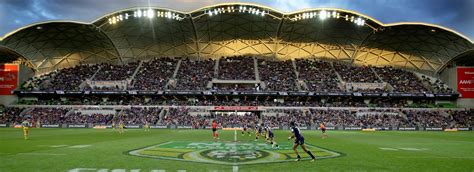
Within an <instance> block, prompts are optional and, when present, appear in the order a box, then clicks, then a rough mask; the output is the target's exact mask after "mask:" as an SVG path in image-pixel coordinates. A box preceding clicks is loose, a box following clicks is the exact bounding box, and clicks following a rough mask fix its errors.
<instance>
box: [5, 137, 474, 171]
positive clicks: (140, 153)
mask: <svg viewBox="0 0 474 172" xmlns="http://www.w3.org/2000/svg"><path fill="white" fill-rule="evenodd" d="M303 134H304V136H305V142H306V143H307V144H308V147H309V149H310V150H311V151H312V152H313V153H314V154H315V155H316V156H317V157H318V159H317V160H316V161H315V162H310V161H308V160H304V161H301V162H293V161H292V160H293V159H294V157H295V155H294V154H293V152H292V150H291V142H290V141H288V140H287V139H286V138H287V137H288V135H289V132H288V131H275V136H276V140H277V142H278V144H279V145H280V149H274V148H272V147H271V146H270V145H267V144H265V142H264V140H263V139H262V138H260V140H259V141H257V142H255V141H254V140H255V137H254V135H253V134H252V136H248V135H244V136H242V135H241V134H240V132H237V134H235V132H234V131H220V138H221V139H220V141H219V142H217V143H214V142H212V135H211V131H208V130H168V129H155V130H151V131H150V132H145V131H143V130H142V129H129V130H126V132H125V133H123V134H119V133H117V132H116V131H113V130H111V129H106V130H100V129H34V128H33V129H30V139H29V140H24V139H23V135H22V130H21V129H12V128H3V129H0V171H1V172H3V171H5V172H7V171H8V172H10V171H22V172H23V171H101V172H105V171H109V172H112V171H116V172H119V171H127V172H129V171H131V172H148V171H152V172H164V171H170V172H176V171H181V170H186V171H269V172H270V171H470V172H472V171H474V165H473V164H474V132H450V133H448V132H409V131H406V132H398V131H390V132H361V131H329V133H328V134H329V138H327V139H321V138H320V132H319V131H309V130H308V131H304V130H303ZM299 150H300V154H301V155H302V157H303V158H308V155H307V154H306V153H304V152H303V151H302V150H301V149H299Z"/></svg>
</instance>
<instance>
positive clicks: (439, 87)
mask: <svg viewBox="0 0 474 172" xmlns="http://www.w3.org/2000/svg"><path fill="white" fill-rule="evenodd" d="M421 80H422V82H423V83H424V84H426V85H428V86H429V87H431V90H432V91H433V93H437V94H451V93H454V91H453V89H451V88H449V87H448V86H447V85H446V84H445V83H444V82H443V81H441V80H439V79H436V80H435V81H434V82H433V81H432V80H431V78H429V77H426V76H424V75H423V76H421Z"/></svg>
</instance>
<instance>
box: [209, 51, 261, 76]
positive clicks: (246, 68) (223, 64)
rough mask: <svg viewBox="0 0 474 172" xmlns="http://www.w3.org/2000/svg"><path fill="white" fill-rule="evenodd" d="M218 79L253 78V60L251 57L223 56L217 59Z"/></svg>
mask: <svg viewBox="0 0 474 172" xmlns="http://www.w3.org/2000/svg"><path fill="white" fill-rule="evenodd" d="M218 78H219V79H223V80H255V71H254V60H253V58H252V57H246V56H236V57H224V58H221V59H220V60H219V77H218Z"/></svg>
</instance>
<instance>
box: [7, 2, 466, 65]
mask: <svg viewBox="0 0 474 172" xmlns="http://www.w3.org/2000/svg"><path fill="white" fill-rule="evenodd" d="M0 40H2V41H1V42H0V45H1V46H4V47H8V48H9V49H11V50H14V51H15V52H17V53H18V54H20V55H22V56H24V57H25V58H26V59H27V60H28V61H30V63H31V64H32V66H33V68H34V69H35V70H38V71H43V72H45V71H50V70H54V69H57V68H63V67H69V66H74V65H77V64H79V63H100V62H110V63H123V62H129V61H134V60H140V59H147V58H150V57H156V56H196V57H204V58H208V57H210V58H214V57H220V56H230V55H239V54H260V55H265V56H275V57H277V58H281V59H288V58H296V57H317V58H326V59H333V60H338V61H345V62H349V63H354V64H365V65H376V66H384V65H391V66H394V67H400V68H406V69H410V70H415V71H419V72H423V73H428V74H434V73H435V72H438V71H439V70H440V69H442V68H443V67H444V66H446V65H447V64H448V63H449V62H450V61H451V59H452V58H454V57H456V56H458V55H459V54H462V53H464V52H466V51H469V50H472V49H473V48H474V46H473V42H472V41H471V40H470V39H469V38H467V37H466V36H464V35H462V34H460V33H458V32H456V31H453V30H451V29H448V28H445V27H442V26H438V25H433V24H426V23H392V24H383V23H381V22H379V21H377V20H376V19H373V18H371V17H370V16H366V15H363V14H360V13H357V12H354V11H348V10H343V9H334V8H317V9H306V10H301V11H295V12H290V13H283V12H280V11H278V10H275V9H272V8H270V7H265V6H261V5H256V4H248V3H226V4H218V5H213V6H206V7H203V8H200V9H197V10H194V11H190V12H181V11H177V10H173V9H166V8H157V7H134V8H128V9H124V10H119V11H116V12H113V13H110V14H107V15H104V16H103V17H100V18H99V19H97V20H95V21H93V22H91V23H81V22H74V21H49V22H42V23H36V24H32V25H29V26H25V27H22V28H19V29H17V30H15V31H12V32H11V33H8V34H7V35H6V36H5V37H4V38H0Z"/></svg>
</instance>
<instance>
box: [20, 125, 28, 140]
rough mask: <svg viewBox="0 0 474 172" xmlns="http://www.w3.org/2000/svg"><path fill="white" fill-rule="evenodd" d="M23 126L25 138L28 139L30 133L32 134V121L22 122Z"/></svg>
mask: <svg viewBox="0 0 474 172" xmlns="http://www.w3.org/2000/svg"><path fill="white" fill-rule="evenodd" d="M21 126H22V127H23V137H24V138H25V140H28V135H29V134H30V122H29V121H28V120H25V121H23V122H22V123H21Z"/></svg>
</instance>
